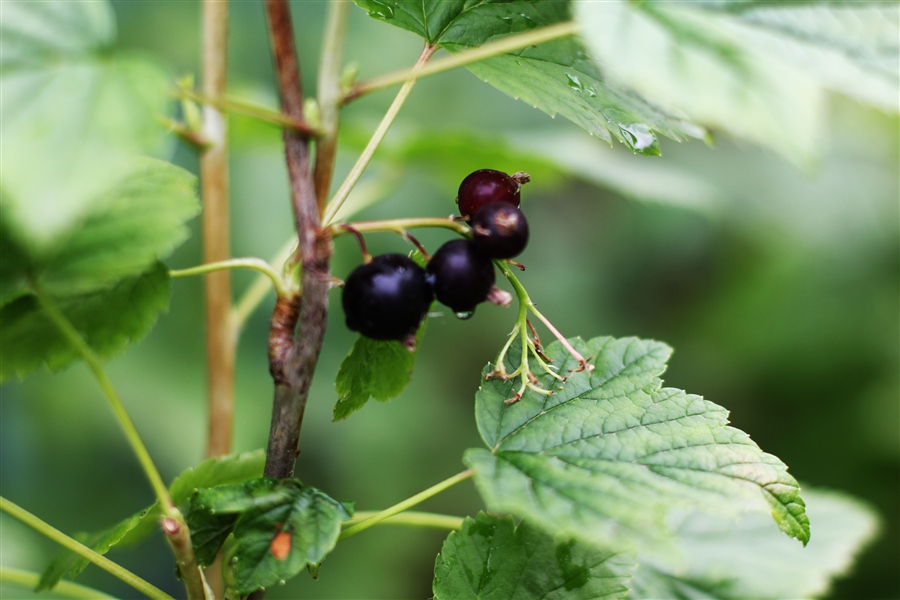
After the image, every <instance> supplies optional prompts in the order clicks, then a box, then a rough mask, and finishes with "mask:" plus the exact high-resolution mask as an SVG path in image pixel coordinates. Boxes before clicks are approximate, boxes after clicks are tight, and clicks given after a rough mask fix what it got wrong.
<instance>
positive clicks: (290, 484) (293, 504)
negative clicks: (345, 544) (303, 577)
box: [188, 478, 351, 593]
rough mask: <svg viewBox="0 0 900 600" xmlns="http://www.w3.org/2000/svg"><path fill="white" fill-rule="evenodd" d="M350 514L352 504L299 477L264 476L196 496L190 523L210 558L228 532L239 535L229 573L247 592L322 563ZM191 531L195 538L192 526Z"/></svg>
mask: <svg viewBox="0 0 900 600" xmlns="http://www.w3.org/2000/svg"><path fill="white" fill-rule="evenodd" d="M350 517H351V511H350V510H349V507H348V505H346V504H345V503H341V502H338V501H337V500H333V499H332V498H331V497H329V496H328V495H326V494H325V493H323V492H321V491H319V490H317V489H316V488H313V487H304V486H303V484H301V483H300V481H299V480H296V479H271V478H261V479H255V480H252V481H248V482H246V483H244V484H242V485H234V486H219V487H216V488H210V489H204V490H200V491H198V492H197V493H196V494H195V495H194V496H193V497H192V498H191V505H190V510H189V513H188V522H189V524H191V523H194V524H196V525H198V527H199V529H198V535H199V539H200V540H201V542H202V546H201V550H200V555H199V556H202V557H203V558H204V560H211V558H212V557H214V556H215V554H216V552H218V549H219V546H221V543H222V542H224V540H225V539H226V538H227V537H228V535H229V534H233V535H234V544H233V547H232V548H231V550H230V551H229V556H228V563H227V564H228V575H227V577H228V579H229V580H230V585H231V586H232V587H234V588H235V589H236V590H238V591H239V592H242V593H245V592H251V591H254V590H257V589H264V588H267V587H269V586H272V585H274V584H276V583H278V582H280V581H285V580H287V579H290V578H291V577H293V576H295V575H296V574H297V573H299V572H300V571H301V570H303V569H304V568H306V566H307V565H315V564H317V563H320V562H321V561H322V560H323V559H324V558H325V555H326V554H328V552H330V551H331V550H332V548H334V546H335V544H336V543H337V538H338V534H340V530H341V522H342V521H345V520H347V519H349V518H350ZM232 527H233V529H232ZM191 532H192V533H191V535H192V537H193V532H194V528H193V525H192V526H191ZM216 544H218V546H217V545H216Z"/></svg>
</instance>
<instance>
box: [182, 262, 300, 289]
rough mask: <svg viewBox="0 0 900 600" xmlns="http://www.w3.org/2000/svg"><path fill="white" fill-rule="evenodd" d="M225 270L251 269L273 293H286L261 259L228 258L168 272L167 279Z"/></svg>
mask: <svg viewBox="0 0 900 600" xmlns="http://www.w3.org/2000/svg"><path fill="white" fill-rule="evenodd" d="M226 269H252V270H254V271H259V272H260V273H262V274H263V275H265V276H266V277H268V278H269V281H271V282H272V285H273V286H274V287H275V293H277V294H278V295H279V296H284V295H286V294H287V293H288V291H287V289H286V288H285V285H284V281H283V280H282V278H281V274H280V273H279V272H278V271H276V270H275V269H273V268H272V265H270V264H269V263H267V262H266V261H264V260H263V259H261V258H230V259H228V260H222V261H219V262H212V263H206V264H204V265H197V266H196V267H189V268H187V269H172V270H171V271H169V277H173V278H177V277H192V276H194V275H204V274H206V273H214V272H216V271H224V270H226Z"/></svg>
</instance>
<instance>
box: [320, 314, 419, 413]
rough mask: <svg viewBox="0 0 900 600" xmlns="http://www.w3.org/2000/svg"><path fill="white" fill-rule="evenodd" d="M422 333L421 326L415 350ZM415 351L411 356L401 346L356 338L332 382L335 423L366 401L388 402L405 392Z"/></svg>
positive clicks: (390, 342) (395, 343)
mask: <svg viewBox="0 0 900 600" xmlns="http://www.w3.org/2000/svg"><path fill="white" fill-rule="evenodd" d="M424 332H425V324H424V323H423V324H422V325H421V326H420V327H419V330H418V331H417V332H416V348H418V347H419V345H420V343H421V342H422V336H423V335H424ZM418 354H419V351H418V349H417V350H416V351H415V352H410V351H409V350H407V349H406V348H404V347H403V345H402V344H400V342H397V341H394V340H390V341H383V340H373V339H371V338H367V337H365V336H362V335H361V336H359V337H358V338H357V339H356V341H355V342H354V343H353V348H351V349H350V354H348V355H347V357H346V358H344V361H343V362H342V363H341V368H340V369H338V374H337V378H336V379H335V382H334V388H335V391H336V392H337V394H338V401H337V403H336V404H335V405H334V420H335V421H340V420H342V419H346V418H347V417H349V416H350V415H351V414H352V413H354V412H355V411H357V410H359V409H361V408H362V407H363V406H365V404H366V402H368V401H369V398H374V399H375V400H378V401H379V402H387V401H388V400H390V399H391V398H396V397H397V396H399V395H400V394H401V392H403V390H404V389H406V386H407V384H408V383H409V380H410V377H411V376H412V370H413V366H414V365H415V364H416V356H417V355H418Z"/></svg>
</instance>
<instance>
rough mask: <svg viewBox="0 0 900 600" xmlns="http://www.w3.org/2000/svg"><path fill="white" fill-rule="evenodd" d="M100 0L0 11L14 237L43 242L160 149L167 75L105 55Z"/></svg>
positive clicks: (109, 28)
mask: <svg viewBox="0 0 900 600" xmlns="http://www.w3.org/2000/svg"><path fill="white" fill-rule="evenodd" d="M113 34H114V21H113V15H112V9H111V7H110V5H109V4H108V3H107V2H103V1H101V2H48V3H47V2H45V3H42V2H16V3H12V4H10V5H9V6H4V10H3V19H2V20H0V102H2V104H3V111H2V115H0V129H2V130H3V145H2V148H0V161H2V163H3V173H2V174H0V208H2V212H3V215H4V220H6V221H7V222H8V223H9V225H10V227H11V228H12V230H13V231H14V232H15V234H16V235H17V237H18V238H19V240H20V242H22V243H24V244H25V245H26V246H27V247H29V248H33V249H34V250H36V251H39V252H44V251H48V250H51V249H52V248H53V246H54V245H55V243H56V241H57V239H58V238H60V237H61V236H63V235H64V234H65V233H67V232H70V231H72V230H73V229H75V228H77V227H78V225H79V224H80V222H81V220H82V219H83V218H84V217H85V215H86V213H87V212H88V211H89V210H90V208H91V207H92V206H93V205H94V204H96V203H98V202H100V201H101V200H102V198H103V197H104V194H105V193H107V191H108V190H109V189H110V188H111V187H113V186H114V184H115V183H116V182H118V181H120V180H121V179H122V177H123V175H124V174H125V173H126V172H127V171H128V170H129V169H130V168H131V165H132V161H133V160H134V157H135V156H136V155H138V154H153V153H157V152H159V151H160V150H161V145H162V142H163V140H164V135H165V129H164V127H163V126H162V124H161V123H160V122H159V117H160V116H161V115H163V114H165V112H166V111H167V108H168V104H169V99H168V97H167V92H168V89H167V88H168V81H167V76H166V74H165V73H164V71H163V70H162V69H160V68H159V67H158V66H156V65H155V64H153V63H150V62H148V61H146V60H143V59H139V58H131V57H117V58H116V59H115V60H113V59H112V58H111V56H110V55H109V50H110V46H111V45H112V43H113V38H114V35H113Z"/></svg>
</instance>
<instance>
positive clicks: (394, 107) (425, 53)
mask: <svg viewBox="0 0 900 600" xmlns="http://www.w3.org/2000/svg"><path fill="white" fill-rule="evenodd" d="M436 50H437V46H431V45H426V46H425V48H424V49H423V50H422V53H421V54H420V55H419V58H418V60H416V64H415V65H413V68H412V70H411V71H410V72H409V73H408V74H407V79H406V82H405V83H404V84H403V87H401V88H400V91H399V92H397V96H396V97H395V98H394V101H393V102H392V103H391V106H390V107H389V108H388V110H387V112H386V113H385V115H384V117H383V118H382V119H381V123H379V124H378V128H377V129H376V130H375V133H373V134H372V137H371V138H370V139H369V143H368V144H366V147H365V149H363V151H362V154H360V155H359V158H358V159H357V160H356V163H355V164H354V165H353V167H352V168H351V169H350V172H349V173H348V174H347V177H346V178H345V179H344V181H343V182H342V183H341V186H340V187H339V188H338V189H337V191H336V192H335V193H334V197H332V199H331V201H330V202H329V203H328V205H327V206H326V207H325V214H324V216H323V217H322V226H323V227H325V226H327V225H329V224H330V223H331V221H332V220H333V219H334V217H335V215H336V214H337V212H338V210H340V208H341V205H342V204H343V203H344V201H345V200H346V199H347V196H349V195H350V191H351V190H352V189H353V186H354V185H356V182H357V181H359V178H360V177H361V176H362V174H363V171H365V170H366V167H367V166H368V164H369V161H370V160H372V155H373V154H375V150H376V149H377V148H378V146H379V144H381V141H382V140H383V139H384V136H385V135H387V132H388V129H390V127H391V124H392V123H393V122H394V119H395V118H396V117H397V113H398V112H400V108H401V107H402V106H403V103H404V102H406V98H407V97H408V96H409V93H410V92H411V91H412V88H413V86H414V85H415V84H416V80H417V79H418V72H419V69H421V68H422V67H423V66H424V65H425V63H427V62H428V59H430V58H431V56H432V55H433V54H434V53H435V51H436Z"/></svg>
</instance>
